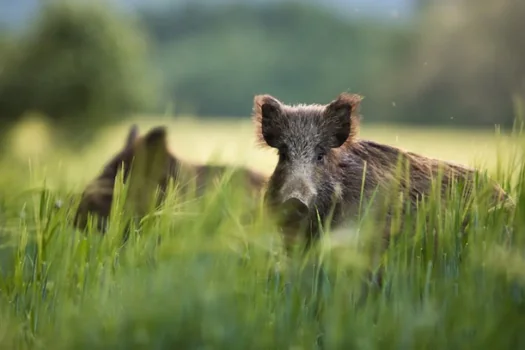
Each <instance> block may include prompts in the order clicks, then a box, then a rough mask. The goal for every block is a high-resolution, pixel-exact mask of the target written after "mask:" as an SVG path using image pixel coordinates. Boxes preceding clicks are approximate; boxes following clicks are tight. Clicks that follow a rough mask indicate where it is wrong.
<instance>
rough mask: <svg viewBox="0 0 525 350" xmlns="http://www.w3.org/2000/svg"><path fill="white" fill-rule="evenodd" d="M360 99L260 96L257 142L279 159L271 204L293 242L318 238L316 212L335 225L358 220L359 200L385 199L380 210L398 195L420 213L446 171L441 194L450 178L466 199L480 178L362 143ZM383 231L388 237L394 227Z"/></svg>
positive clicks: (496, 193) (499, 195)
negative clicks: (401, 170) (400, 169)
mask: <svg viewBox="0 0 525 350" xmlns="http://www.w3.org/2000/svg"><path fill="white" fill-rule="evenodd" d="M360 102H361V97H360V96H359V95H356V94H349V93H343V94H340V95H339V96H338V97H337V98H336V99H335V100H333V101H332V102H330V103H329V104H327V105H319V104H312V105H297V106H291V105H286V104H284V103H282V102H280V101H279V100H277V99H276V98H274V97H272V96H270V95H258V96H255V98H254V112H253V120H254V122H255V125H256V134H257V138H258V140H259V141H260V142H261V144H263V145H265V146H270V147H272V148H275V149H277V150H278V154H279V161H278V164H277V166H276V168H275V170H274V172H273V174H272V175H271V177H270V179H269V183H268V188H267V192H266V196H265V201H266V203H267V204H268V206H269V208H270V209H272V210H273V211H274V212H275V213H278V214H280V215H281V217H282V219H281V224H282V227H283V228H284V233H285V238H289V239H290V240H292V241H293V240H295V238H297V237H303V234H305V235H306V238H307V241H308V242H309V241H310V239H311V237H314V238H315V237H317V235H318V234H319V227H318V224H317V223H318V220H317V218H318V217H317V215H319V218H320V219H321V222H325V223H326V222H327V221H329V222H330V224H331V227H332V228H336V227H337V226H338V225H340V224H342V223H343V222H345V221H348V220H352V219H355V218H356V217H357V214H358V212H359V207H360V201H362V202H363V203H362V207H363V208H364V207H366V206H367V204H368V203H369V202H370V201H372V197H373V194H374V192H377V195H378V196H379V197H377V199H382V200H381V201H379V200H378V201H377V202H375V204H379V205H381V203H382V202H384V199H385V198H386V197H387V196H390V195H391V194H392V193H395V196H396V198H397V202H401V204H403V205H404V204H405V203H406V201H409V202H410V205H409V207H410V208H411V209H415V208H416V205H417V203H418V202H419V201H420V200H421V199H422V198H424V197H426V196H428V195H429V193H430V191H431V184H432V180H433V179H434V180H435V179H436V178H437V175H438V173H439V171H440V169H441V171H442V176H443V177H442V182H441V191H442V193H443V194H446V192H447V191H448V190H450V189H451V184H452V180H459V181H461V182H463V184H464V185H465V188H466V192H465V194H469V193H470V191H471V190H472V188H473V179H474V177H475V175H476V174H477V172H476V170H474V169H471V168H467V167H464V166H461V165H456V164H452V163H450V162H446V161H440V160H437V159H432V158H428V157H425V156H422V155H418V154H415V153H412V152H407V151H404V150H402V149H399V148H396V147H392V146H388V145H384V144H380V143H376V142H373V141H367V140H360V139H358V127H359V116H358V113H357V111H358V109H359V106H360ZM399 160H402V161H404V162H405V163H404V164H405V165H408V172H407V173H405V174H401V176H396V167H397V165H398V161H399ZM363 176H364V180H363ZM363 181H364V182H363ZM393 186H397V190H396V191H395V192H392V191H390V190H391V189H393V188H394V187H393ZM492 186H493V187H492V196H493V199H494V201H499V200H502V199H506V200H508V201H510V199H509V198H508V196H507V194H506V193H505V192H504V191H503V190H502V188H501V187H500V186H499V185H498V184H496V183H493V185H492ZM376 190H377V191H376ZM401 194H403V196H402V197H401ZM377 195H376V196H377ZM400 198H401V201H400V200H399V199H400ZM394 202H395V201H394ZM376 207H377V206H376ZM329 214H332V216H331V217H329ZM391 214H392V208H386V213H385V215H384V216H383V217H384V218H386V220H385V221H386V222H385V223H386V224H387V225H388V224H389V221H390V220H389V218H390V216H391ZM328 219H330V220H328ZM385 230H386V231H385V236H386V237H385V238H388V236H389V232H390V231H389V226H387V228H386V229H385Z"/></svg>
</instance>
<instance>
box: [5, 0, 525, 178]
mask: <svg viewBox="0 0 525 350" xmlns="http://www.w3.org/2000/svg"><path fill="white" fill-rule="evenodd" d="M523 18H525V2H524V1H522V0H498V1H494V0H461V1H460V0H319V1H313V0H311V1H308V0H302V1H279V0H251V1H248V0H245V1H233V0H230V1H227V0H209V1H197V0H191V1H190V0H186V1H177V0H114V1H105V2H102V1H92V0H90V1H52V0H51V1H38V0H17V1H12V0H0V118H1V119H0V124H1V126H0V130H1V131H0V137H1V140H2V142H3V144H4V147H3V149H4V151H5V150H8V151H9V152H8V153H9V154H11V155H12V154H14V153H17V152H18V153H17V154H20V155H21V156H22V158H23V157H29V155H31V156H32V157H34V156H35V155H38V156H39V157H40V158H41V159H50V158H49V157H50V156H49V154H52V153H53V152H52V150H55V149H58V148H60V149H61V150H67V151H68V152H70V153H71V155H73V156H74V157H73V156H72V157H70V158H68V159H69V161H68V164H72V165H71V167H76V168H77V169H82V171H81V172H78V171H77V173H81V175H82V176H85V177H87V178H88V177H89V176H92V175H93V174H95V173H96V172H97V171H98V170H99V169H98V168H97V167H99V166H100V165H101V164H103V163H104V162H105V161H106V160H107V157H109V156H111V154H113V153H114V152H116V151H117V150H118V148H119V147H120V146H121V144H122V143H123V141H124V136H125V133H126V131H127V127H128V126H129V124H130V123H132V122H138V123H139V124H140V125H141V127H142V129H143V131H145V130H146V129H147V127H149V126H153V125H157V124H159V123H162V124H166V125H169V126H170V135H172V137H171V139H170V145H171V146H172V148H173V151H174V152H175V153H176V154H178V155H181V156H182V157H186V158H189V159H190V158H191V159H193V160H195V161H208V160H209V159H210V157H212V156H214V155H217V156H218V157H219V158H221V157H222V158H221V159H222V161H223V162H224V161H228V162H240V163H245V164H249V165H252V166H254V167H257V168H259V169H260V170H261V171H265V172H270V171H271V170H272V165H273V164H274V162H275V160H276V158H275V156H274V153H271V152H270V153H268V151H266V152H263V151H261V150H257V149H256V148H255V146H254V145H253V142H252V141H253V128H252V126H251V124H250V113H251V108H252V102H253V95H255V94H259V93H269V94H272V95H274V96H276V97H278V98H279V99H280V100H282V101H283V102H286V103H299V102H302V103H314V102H315V103H328V102H329V101H330V100H331V99H333V98H334V97H335V96H336V95H337V94H339V93H340V92H342V91H350V92H357V93H360V94H362V95H364V96H365V99H364V101H363V105H362V108H361V112H362V115H363V120H362V121H363V128H362V130H363V135H364V136H367V137H370V138H374V139H377V140H378V141H383V142H387V143H390V144H396V145H399V146H403V147H406V148H410V149H411V150H412V151H415V152H420V153H424V154H427V155H430V156H436V157H441V158H447V159H450V160H455V161H460V162H471V161H472V159H473V157H474V158H475V157H476V156H478V159H479V160H482V161H488V162H489V163H490V162H494V158H495V157H494V155H495V153H494V152H496V146H495V143H496V138H495V137H494V128H495V125H496V126H498V127H501V128H502V129H503V130H509V129H510V128H511V127H512V126H513V122H514V120H515V118H516V117H520V115H521V109H522V107H521V106H522V100H523V97H525V36H524V35H523V33H524V32H525V21H524V20H523ZM13 142H14V143H13ZM52 147H55V148H52ZM57 147H58V148H57ZM95 150H96V151H95ZM246 150H249V152H245V153H246V154H244V155H243V156H241V155H240V154H241V151H246ZM64 152H65V151H64ZM490 152H492V153H490ZM55 153H56V152H55ZM55 153H53V154H55ZM62 155H63V157H62V158H61V159H63V158H64V157H66V156H65V155H64V153H62ZM46 157H48V158H46ZM62 161H64V160H62ZM64 162H65V161H64ZM75 162H76V163H75ZM87 162H92V163H90V164H93V166H92V167H89V169H87V168H86V166H85V165H86V164H87ZM63 171H65V170H63ZM68 171H69V170H68ZM71 171H73V170H71Z"/></svg>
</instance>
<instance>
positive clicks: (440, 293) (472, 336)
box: [0, 135, 525, 350]
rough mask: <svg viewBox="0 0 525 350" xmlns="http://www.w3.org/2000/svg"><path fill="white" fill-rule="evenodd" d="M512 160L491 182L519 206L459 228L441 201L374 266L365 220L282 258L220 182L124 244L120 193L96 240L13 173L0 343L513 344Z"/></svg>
mask: <svg viewBox="0 0 525 350" xmlns="http://www.w3.org/2000/svg"><path fill="white" fill-rule="evenodd" d="M516 138H517V139H520V138H521V136H520V135H516ZM518 144H520V143H518ZM519 147H521V146H519ZM512 154H513V156H514V157H515V159H513V161H512V162H510V163H508V164H510V165H509V166H508V167H507V168H499V169H497V171H496V174H497V175H496V176H497V180H499V181H500V182H501V183H503V185H504V186H505V189H506V190H508V191H509V193H510V194H511V195H512V196H513V198H514V199H515V201H516V203H517V205H516V208H515V209H514V211H512V212H510V213H509V212H508V211H505V210H503V209H497V210H489V209H490V207H489V203H488V201H487V200H486V199H485V198H484V197H483V196H481V195H479V196H477V195H475V196H474V201H473V205H472V208H471V212H470V213H471V215H470V216H469V218H470V219H469V225H468V227H467V229H466V232H462V229H461V222H462V219H463V217H464V214H465V212H464V209H465V203H463V202H462V200H461V198H459V197H457V196H456V197H454V196H453V197H452V198H451V199H450V201H451V204H450V205H447V206H442V205H440V202H439V201H438V196H439V194H438V193H435V194H433V195H432V196H431V198H429V200H428V201H426V202H425V203H423V204H422V206H421V208H420V209H419V210H418V211H417V213H415V215H410V216H403V217H399V218H397V219H398V220H399V221H402V222H412V223H414V226H413V227H415V229H413V230H410V232H408V230H407V232H404V231H401V232H399V233H398V235H397V236H396V237H397V239H396V242H395V244H392V245H391V246H390V247H389V249H388V251H387V252H386V253H385V255H384V256H381V260H374V257H375V256H374V254H375V250H374V249H373V246H374V244H375V243H376V239H375V238H374V237H376V234H377V230H378V229H377V227H376V226H375V225H374V222H372V221H367V220H364V221H363V222H362V223H361V224H360V225H358V226H355V227H352V228H351V229H348V230H346V231H342V232H339V233H338V236H343V237H346V238H348V237H351V238H355V239H352V240H342V241H340V242H337V241H335V239H332V240H330V239H329V237H328V236H329V235H327V237H325V238H323V241H322V242H321V243H322V244H320V245H319V248H318V249H316V250H315V251H314V252H313V253H312V254H311V255H307V256H306V258H300V257H299V256H292V257H289V256H286V255H285V254H284V253H283V249H282V245H281V241H280V235H279V232H278V230H276V228H275V226H274V225H273V222H272V221H271V220H270V219H269V217H268V216H267V215H266V214H265V213H264V211H263V210H261V206H260V204H261V203H260V202H257V201H256V202H255V203H251V202H248V203H247V202H246V200H245V199H246V198H245V196H244V194H243V193H242V189H241V187H240V186H236V185H235V184H233V183H229V182H228V181H225V182H222V183H218V184H216V186H215V187H213V188H211V189H210V190H209V191H208V193H207V194H206V195H205V196H204V197H203V198H201V199H195V198H181V197H180V196H178V195H177V193H178V191H177V189H176V187H174V188H172V189H171V191H170V193H169V195H168V197H167V200H166V202H165V203H164V204H163V205H162V206H161V207H160V208H155V209H153V210H151V211H150V214H148V215H147V216H146V217H144V218H141V219H142V220H141V222H140V225H137V224H136V223H137V222H134V223H133V224H132V225H131V232H132V234H131V236H130V239H129V240H128V241H127V243H126V244H123V243H122V239H121V235H122V231H123V229H124V226H125V224H126V221H125V220H124V219H125V218H126V216H125V215H127V213H126V212H125V211H124V210H123V209H124V208H125V203H126V201H125V199H126V195H127V192H126V191H127V189H126V186H123V185H122V184H119V186H118V187H117V194H116V199H115V201H114V203H113V205H114V210H113V211H112V214H111V219H110V226H109V228H108V232H107V234H106V236H104V237H102V236H100V235H99V234H97V233H96V232H91V231H93V230H91V229H90V230H89V231H90V232H88V233H87V234H83V233H80V232H77V231H76V230H74V229H73V228H72V227H71V219H72V216H73V214H74V210H75V205H72V206H67V205H64V206H62V207H61V208H58V209H57V208H56V206H55V202H56V200H59V199H60V200H62V201H63V202H64V203H68V198H69V196H72V194H70V193H66V192H65V191H63V190H62V191H51V190H49V188H47V187H46V186H45V183H44V184H43V185H42V186H41V188H36V189H35V190H33V191H29V192H24V193H21V194H20V195H19V192H20V191H19V192H17V191H15V189H14V188H15V186H16V185H15V180H16V179H14V178H10V180H9V181H7V180H6V182H5V185H3V187H2V189H3V190H2V193H3V195H2V201H1V207H0V230H1V240H2V246H1V250H0V259H1V260H0V261H1V265H0V268H1V271H0V272H1V275H0V291H1V292H0V305H1V308H0V348H2V349H15V348H19V349H36V348H45V349H74V348H76V349H93V348H101V349H106V348H107V349H130V348H133V349H135V348H137V349H172V348H173V349H197V348H199V349H228V350H231V349H243V350H244V349H291V348H293V349H315V348H324V349H460V348H461V349H464V348H472V349H474V348H475V349H491V350H493V349H510V348H512V349H519V348H522V347H524V346H525V333H524V332H523V329H524V326H525V300H524V287H525V257H524V256H523V252H524V251H525V250H524V248H525V240H524V238H523V237H524V235H525V202H524V201H523V197H524V196H525V188H523V186H522V184H524V183H525V182H524V181H523V180H525V166H524V164H525V162H524V161H523V160H524V159H523V154H522V153H521V152H515V153H512ZM501 166H502V165H501ZM513 174H517V175H516V177H517V181H512V180H511V177H512V176H513ZM4 194H5V195H4ZM72 198H76V197H72ZM248 204H249V205H248ZM252 204H253V205H252ZM427 217H428V218H430V220H424V219H425V218H427ZM407 226H409V225H407ZM334 231H335V230H334ZM328 233H329V232H328ZM436 237H437V238H436ZM371 262H373V263H374V264H373V265H374V266H373V267H377V266H376V265H375V264H381V265H382V266H383V267H384V271H385V274H384V282H385V287H384V289H382V290H374V289H370V291H371V292H370V291H369V292H368V293H364V292H363V288H362V286H363V282H366V276H367V274H366V273H367V271H368V268H369V267H371V266H372V265H371Z"/></svg>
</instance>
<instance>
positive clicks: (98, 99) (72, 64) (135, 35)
mask: <svg viewBox="0 0 525 350" xmlns="http://www.w3.org/2000/svg"><path fill="white" fill-rule="evenodd" d="M145 39H146V38H145V36H144V35H143V33H142V32H141V28H140V27H138V26H137V25H136V24H135V23H133V22H131V21H130V20H126V19H124V18H121V16H118V15H117V14H116V13H115V12H114V11H113V10H112V9H111V8H110V7H108V6H103V5H102V3H100V2H92V3H91V4H89V3H86V2H78V1H50V2H46V3H45V4H44V5H43V8H42V9H41V12H40V13H39V14H38V17H37V19H36V21H35V23H34V24H33V25H31V26H30V27H29V28H28V30H27V31H26V32H25V33H23V34H22V35H21V36H20V37H16V38H14V40H16V42H17V45H16V46H14V45H12V46H11V49H10V50H6V52H5V56H4V55H3V56H4V57H2V61H0V64H2V68H3V69H2V70H0V116H1V118H2V119H1V121H2V123H3V124H4V125H3V127H2V128H5V126H9V125H10V124H12V123H13V122H15V121H16V120H18V118H20V117H21V116H22V115H23V114H24V113H26V112H32V111H38V112H40V113H43V114H45V115H46V116H47V117H48V118H49V119H50V120H51V121H53V122H54V123H55V125H59V126H62V127H65V128H68V127H73V126H75V127H77V130H82V129H83V128H85V127H86V126H92V125H94V126H96V125H101V124H105V123H107V122H109V121H111V120H115V119H118V118H121V117H122V116H123V115H125V113H130V112H137V111H138V112H142V111H143V110H144V108H145V107H148V106H151V105H152V104H154V103H155V95H154V92H155V91H154V89H153V88H154V87H155V85H154V82H155V79H153V76H152V72H151V71H150V70H149V67H148V61H147V41H146V40H145Z"/></svg>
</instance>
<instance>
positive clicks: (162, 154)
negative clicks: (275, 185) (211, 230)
mask: <svg viewBox="0 0 525 350" xmlns="http://www.w3.org/2000/svg"><path fill="white" fill-rule="evenodd" d="M132 165H133V167H132ZM119 169H122V171H123V180H124V183H127V182H128V178H129V177H130V173H132V175H131V178H130V179H131V184H130V185H129V189H128V191H129V192H128V197H130V196H131V197H133V201H134V202H136V203H138V207H137V206H135V207H134V208H133V211H134V212H135V213H134V214H138V215H144V214H145V210H146V208H145V205H146V204H147V203H148V200H149V199H151V196H152V195H153V194H154V191H155V189H156V188H159V189H160V197H159V199H160V200H162V199H163V197H164V194H165V192H166V190H167V187H168V184H169V181H170V179H172V180H173V181H174V183H175V184H176V185H177V184H179V185H181V187H184V186H186V185H187V184H188V182H190V181H192V180H195V184H196V191H197V195H202V194H203V193H204V191H205V189H206V188H207V185H209V184H210V183H211V182H210V180H211V179H212V178H213V177H215V176H221V175H222V174H224V173H225V172H226V171H227V170H228V169H230V168H229V167H227V166H221V165H194V164H191V163H188V162H185V161H182V160H180V159H178V158H177V157H176V156H175V155H173V154H172V153H171V152H170V151H169V149H168V147H167V135H166V129H165V128H164V127H157V128H154V129H152V130H150V131H149V132H148V133H147V134H145V135H144V136H142V137H139V136H138V130H137V127H136V126H135V125H134V126H132V127H131V129H130V131H129V134H128V137H127V140H126V143H125V145H124V148H123V149H122V150H121V151H120V152H118V153H117V154H116V155H115V156H114V157H113V158H112V159H111V160H110V161H109V162H108V163H107V164H106V165H105V166H104V168H103V170H102V172H101V173H100V175H99V176H98V177H97V178H95V179H94V180H93V181H92V182H91V183H90V184H88V186H87V187H86V189H85V190H84V192H83V194H82V198H81V201H80V204H79V207H78V209H77V213H76V215H75V219H74V225H75V226H76V227H78V228H81V229H84V228H85V227H86V224H87V219H88V214H94V215H95V216H97V217H98V219H99V225H98V229H99V230H101V231H104V230H105V225H106V223H107V219H108V217H109V215H110V210H111V206H112V202H113V192H114V186H115V180H116V176H117V172H118V171H119ZM235 176H240V177H238V178H237V179H242V180H247V181H246V182H245V185H246V186H247V189H248V191H251V192H249V193H253V194H254V196H255V195H258V194H259V191H260V190H261V189H262V187H263V186H264V184H265V182H266V178H265V177H264V176H263V175H261V174H259V173H257V172H254V171H252V170H249V169H246V168H236V169H235ZM186 187H187V186H186Z"/></svg>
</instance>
